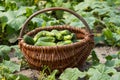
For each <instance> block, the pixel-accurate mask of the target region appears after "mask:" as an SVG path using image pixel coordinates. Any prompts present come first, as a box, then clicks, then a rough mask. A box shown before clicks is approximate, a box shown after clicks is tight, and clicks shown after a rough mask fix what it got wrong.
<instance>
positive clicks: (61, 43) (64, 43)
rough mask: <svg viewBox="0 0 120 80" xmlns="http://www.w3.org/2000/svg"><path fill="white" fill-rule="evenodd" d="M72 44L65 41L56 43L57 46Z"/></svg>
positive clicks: (69, 41)
mask: <svg viewBox="0 0 120 80" xmlns="http://www.w3.org/2000/svg"><path fill="white" fill-rule="evenodd" d="M71 43H73V42H72V41H71V40H66V41H60V42H58V43H57V45H67V44H71Z"/></svg>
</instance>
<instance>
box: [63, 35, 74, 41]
mask: <svg viewBox="0 0 120 80" xmlns="http://www.w3.org/2000/svg"><path fill="white" fill-rule="evenodd" d="M71 39H72V35H66V36H64V37H63V40H65V41H66V40H71Z"/></svg>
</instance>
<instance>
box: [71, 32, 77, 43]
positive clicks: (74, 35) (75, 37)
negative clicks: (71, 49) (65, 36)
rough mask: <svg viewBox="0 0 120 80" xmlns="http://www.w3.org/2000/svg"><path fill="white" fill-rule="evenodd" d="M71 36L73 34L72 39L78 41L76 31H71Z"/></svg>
mask: <svg viewBox="0 0 120 80" xmlns="http://www.w3.org/2000/svg"><path fill="white" fill-rule="evenodd" d="M71 36H72V41H73V42H76V40H77V36H76V34H75V33H71Z"/></svg>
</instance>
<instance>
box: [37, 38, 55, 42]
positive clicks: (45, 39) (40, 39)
mask: <svg viewBox="0 0 120 80" xmlns="http://www.w3.org/2000/svg"><path fill="white" fill-rule="evenodd" d="M38 41H44V42H55V38H54V37H40V38H39V39H38Z"/></svg>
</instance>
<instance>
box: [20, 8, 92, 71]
mask: <svg viewBox="0 0 120 80" xmlns="http://www.w3.org/2000/svg"><path fill="white" fill-rule="evenodd" d="M57 9H58V8H57ZM60 9H61V8H60ZM26 24H27V23H26ZM24 26H26V25H24ZM52 29H57V30H64V29H67V30H69V31H71V32H73V33H75V34H76V36H77V39H81V41H79V42H75V43H72V44H68V45H64V46H34V45H29V44H26V43H25V42H24V40H23V39H22V38H21V37H20V38H21V40H20V41H19V46H20V49H21V51H22V52H23V54H24V56H25V58H26V60H27V62H28V63H29V65H30V66H31V67H32V68H35V69H40V68H41V67H43V66H44V65H46V66H49V68H50V69H51V70H53V69H59V70H60V71H63V70H64V69H65V68H67V67H74V66H78V65H79V66H81V65H82V64H83V63H84V62H85V60H86V59H87V57H88V56H89V54H90V51H91V50H92V49H93V47H94V40H93V35H92V34H91V33H90V32H88V31H86V29H80V28H75V27H72V26H67V25H58V26H49V27H45V28H41V27H40V28H36V29H34V30H32V31H30V32H28V33H27V35H29V36H34V35H35V34H37V33H38V32H39V31H42V30H48V31H51V30H52Z"/></svg>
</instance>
